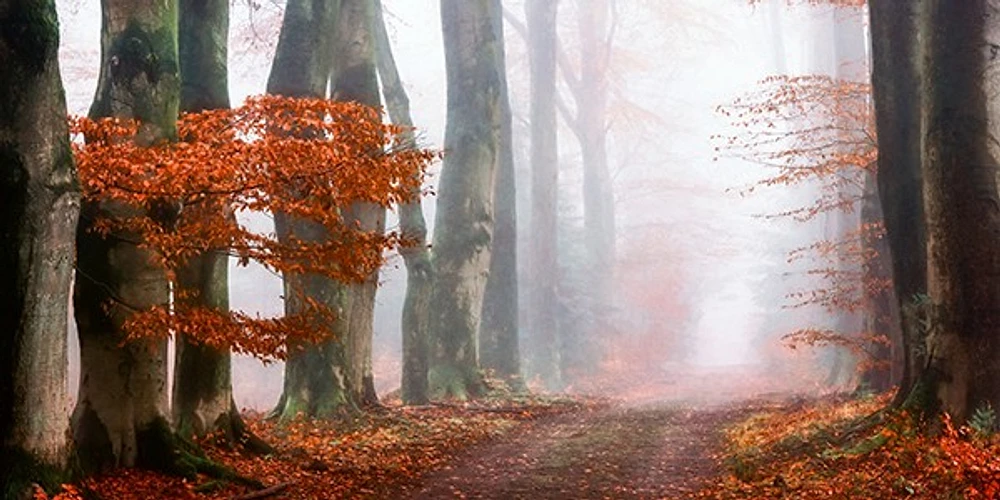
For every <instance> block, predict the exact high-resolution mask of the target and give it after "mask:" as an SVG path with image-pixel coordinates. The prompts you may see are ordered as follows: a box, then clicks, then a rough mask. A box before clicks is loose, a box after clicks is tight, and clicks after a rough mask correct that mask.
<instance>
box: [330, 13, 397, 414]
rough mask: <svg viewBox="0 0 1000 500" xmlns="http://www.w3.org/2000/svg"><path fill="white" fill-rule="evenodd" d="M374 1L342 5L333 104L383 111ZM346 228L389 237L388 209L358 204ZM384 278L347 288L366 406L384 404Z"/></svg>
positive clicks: (353, 366)
mask: <svg viewBox="0 0 1000 500" xmlns="http://www.w3.org/2000/svg"><path fill="white" fill-rule="evenodd" d="M374 23H375V4H374V0H342V1H341V5H340V15H339V17H338V20H337V29H336V34H335V35H334V51H333V68H332V79H331V84H330V85H331V92H332V96H333V99H336V100H338V101H344V102H356V103H358V104H364V105H366V106H371V107H378V106H381V105H382V101H381V97H380V94H379V86H378V71H377V69H376V65H375V39H374V35H373V29H374ZM345 222H347V223H348V224H357V225H358V227H359V228H360V229H362V230H364V231H374V232H378V233H382V232H384V231H385V209H384V208H382V207H380V206H378V205H375V204H372V203H355V204H353V205H352V206H351V207H350V208H349V209H348V210H347V211H346V212H345ZM377 291H378V272H375V273H372V275H371V276H369V277H368V278H367V279H366V280H365V282H364V283H360V284H352V285H347V290H346V293H347V299H348V301H349V302H348V306H347V308H346V311H347V314H348V316H347V318H346V320H347V321H346V322H345V327H346V329H345V330H344V331H343V332H342V334H343V335H344V338H345V341H346V344H347V350H348V356H347V357H346V359H347V361H348V364H349V366H347V367H346V368H347V373H348V374H349V378H350V384H351V387H353V388H354V390H355V394H354V399H355V400H356V401H357V402H358V403H359V404H361V405H373V404H378V396H377V395H376V394H375V377H374V375H373V374H372V340H373V339H374V336H375V295H376V293H377Z"/></svg>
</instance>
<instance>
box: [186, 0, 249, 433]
mask: <svg viewBox="0 0 1000 500" xmlns="http://www.w3.org/2000/svg"><path fill="white" fill-rule="evenodd" d="M178 24H179V27H178V52H179V60H180V74H181V91H180V92H181V97H180V109H181V111H185V112H198V111H204V110H208V109H224V108H228V107H229V78H228V67H227V55H228V35H229V2H228V0H206V1H202V0H180V14H179V23H178ZM224 216H226V217H232V216H233V214H231V213H230V214H224ZM176 285H177V290H179V291H180V292H182V293H180V294H179V296H180V298H179V299H178V300H180V301H190V302H192V304H191V305H194V306H201V307H208V308H210V309H214V310H217V311H220V312H228V311H229V257H228V255H227V252H226V250H225V249H221V248H220V249H218V251H215V252H209V253H205V254H202V255H198V256H196V257H193V258H192V259H191V260H190V261H189V262H188V263H187V265H186V266H185V267H184V268H183V269H181V270H179V272H178V273H177V283H176ZM176 346H177V348H176V349H177V350H176V356H175V360H176V361H175V368H174V388H173V408H172V413H173V419H174V426H175V428H176V430H177V433H178V434H180V435H181V436H182V437H184V438H191V437H195V436H197V437H203V436H206V435H208V434H218V435H219V436H220V438H221V439H223V440H224V441H225V442H228V443H231V444H236V443H239V444H241V445H243V446H245V447H246V448H247V449H251V450H254V451H267V450H268V449H269V447H268V446H267V445H266V444H265V443H263V442H262V441H260V440H259V439H257V438H256V437H255V436H253V435H252V434H250V433H249V432H248V431H247V428H246V425H245V424H244V422H243V420H242V417H240V414H239V411H238V409H237V408H236V402H235V401H234V400H233V381H232V369H231V356H230V353H229V351H227V350H220V349H216V348H213V347H210V346H206V345H203V344H200V343H198V342H194V341H191V340H190V339H188V338H186V337H185V336H183V335H182V336H179V337H178V338H177V343H176Z"/></svg>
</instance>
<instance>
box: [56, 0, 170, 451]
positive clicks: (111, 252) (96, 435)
mask: <svg viewBox="0 0 1000 500" xmlns="http://www.w3.org/2000/svg"><path fill="white" fill-rule="evenodd" d="M101 48H102V61H101V71H100V77H99V80H98V88H97V93H96V96H95V98H94V103H93V105H92V107H91V109H90V116H91V117H92V118H100V117H108V116H114V117H122V118H134V119H137V120H139V121H140V123H141V126H140V128H139V132H138V135H137V137H136V138H135V141H136V143H137V144H138V145H139V146H146V145H150V144H153V143H156V142H160V141H164V140H173V139H174V137H175V135H176V120H177V109H178V100H179V96H180V78H179V71H178V62H177V3H176V2H175V1H165V2H155V3H148V2H142V3H139V2H130V1H124V0H104V1H103V2H102V25H101ZM165 204H166V203H165ZM136 210H139V209H138V208H136V207H127V206H122V205H120V204H111V203H106V202H87V203H84V204H83V209H82V212H81V216H80V220H81V224H80V229H79V231H78V233H77V246H78V253H77V269H78V271H77V278H76V286H75V290H74V306H75V311H76V321H77V328H78V331H79V336H80V370H81V373H80V392H79V397H78V398H77V405H76V409H75V410H74V413H73V438H74V441H75V443H76V446H77V451H78V453H79V456H80V460H81V465H82V466H83V468H84V469H85V470H89V471H93V470H102V469H107V468H111V467H117V466H133V465H141V466H148V467H153V468H162V467H164V466H166V465H168V464H169V463H171V462H172V461H173V458H172V457H171V456H169V455H170V454H171V453H172V451H173V450H172V448H171V444H170V441H169V440H170V439H171V437H172V435H171V434H170V432H169V429H170V426H169V420H168V419H169V412H168V408H167V390H168V387H169V383H168V380H167V343H166V340H148V341H135V342H130V343H128V344H125V345H122V341H123V339H124V335H125V334H124V332H123V329H122V326H123V323H124V322H125V321H126V320H127V319H128V318H129V316H131V315H132V314H133V313H134V312H135V311H137V310H144V309H147V308H149V307H153V306H163V305H166V304H167V303H168V300H169V285H168V282H167V276H166V273H165V272H164V269H163V268H162V267H161V266H159V265H157V264H156V263H155V262H153V260H152V257H153V255H152V253H151V251H150V250H147V249H144V248H141V247H140V246H138V244H137V243H138V235H135V234H123V233H114V234H111V235H109V236H107V237H103V236H100V235H98V234H96V233H94V232H92V231H90V227H91V225H92V224H93V222H94V221H95V220H96V219H97V218H99V217H115V216H120V215H122V214H126V213H134V212H135V211H136ZM170 210H171V209H170V208H166V209H165V210H164V217H165V218H166V217H169V211H170ZM166 222H167V221H166V220H164V223H166Z"/></svg>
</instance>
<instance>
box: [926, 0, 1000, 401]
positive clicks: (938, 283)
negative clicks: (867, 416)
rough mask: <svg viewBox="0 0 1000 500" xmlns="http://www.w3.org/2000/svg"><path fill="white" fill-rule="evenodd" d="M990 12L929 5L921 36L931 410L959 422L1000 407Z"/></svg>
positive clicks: (980, 3)
mask: <svg viewBox="0 0 1000 500" xmlns="http://www.w3.org/2000/svg"><path fill="white" fill-rule="evenodd" d="M987 3H988V2H987V1H986V0H969V1H963V2H954V1H950V0H928V4H927V7H926V11H924V12H923V15H924V18H923V19H922V20H923V21H924V24H922V26H921V30H922V31H923V32H924V33H926V34H927V36H926V38H925V39H922V41H923V42H924V43H926V46H925V47H924V50H925V51H926V52H925V53H926V54H927V59H926V61H927V67H926V68H924V72H923V77H924V78H923V84H924V90H925V97H926V101H925V103H924V106H923V107H922V109H923V112H924V116H923V123H925V124H926V126H927V129H926V135H925V139H924V158H923V160H924V162H923V165H924V167H923V172H924V204H925V207H926V221H927V255H928V262H927V267H928V279H927V284H928V291H929V295H930V299H931V303H932V305H933V316H932V321H933V323H932V325H933V326H932V330H931V332H930V334H929V335H928V338H927V352H928V365H927V366H928V368H927V371H926V372H925V374H924V377H923V378H922V381H923V382H924V384H923V389H924V392H923V394H924V395H925V396H927V399H926V400H925V401H924V403H925V405H924V407H925V408H927V409H930V410H941V411H944V412H947V413H949V414H951V415H952V416H954V417H955V418H956V419H957V420H958V421H964V420H965V419H967V418H968V417H969V416H970V415H971V414H972V412H973V411H974V410H976V409H977V408H980V407H983V406H985V405H992V407H994V408H996V407H998V406H1000V338H998V334H997V331H998V330H997V328H998V326H1000V294H998V293H997V286H998V284H1000V251H998V248H1000V196H998V193H997V181H996V171H997V168H998V164H997V161H996V159H995V158H993V157H992V155H991V154H990V149H989V142H990V141H991V140H993V139H992V136H991V134H990V127H989V123H990V117H989V113H988V102H987V96H986V92H985V61H986V60H987V59H988V58H990V57H991V47H990V44H989V43H987V40H986V38H985V34H986V23H987ZM918 390H919V389H918Z"/></svg>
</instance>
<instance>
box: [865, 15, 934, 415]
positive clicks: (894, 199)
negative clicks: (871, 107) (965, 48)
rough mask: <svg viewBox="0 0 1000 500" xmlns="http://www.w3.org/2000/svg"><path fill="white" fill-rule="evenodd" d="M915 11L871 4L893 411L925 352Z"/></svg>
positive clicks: (913, 379)
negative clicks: (896, 342)
mask: <svg viewBox="0 0 1000 500" xmlns="http://www.w3.org/2000/svg"><path fill="white" fill-rule="evenodd" d="M916 5H917V2H897V1H893V0H871V1H870V2H869V15H870V26H871V28H870V29H871V33H872V35H871V39H872V93H873V96H874V101H875V121H876V128H877V130H878V151H879V157H878V173H877V178H878V191H879V199H880V201H881V204H882V214H883V221H884V224H885V228H886V241H887V242H888V246H889V253H890V254H891V256H892V269H891V271H892V278H893V288H894V290H895V295H896V300H897V301H898V304H899V310H900V311H901V314H900V317H901V319H902V323H901V327H902V339H901V340H902V343H901V345H900V346H898V349H899V350H900V355H901V357H902V360H901V366H900V371H901V374H900V389H899V392H898V393H897V394H898V396H897V398H896V401H895V402H894V404H902V403H903V400H904V399H905V398H906V396H907V395H908V394H909V393H910V392H911V389H912V388H913V386H914V383H915V381H916V377H917V375H918V374H919V373H920V371H921V370H922V368H923V366H924V358H925V352H926V350H925V347H924V337H925V333H926V332H924V331H923V329H922V328H921V327H920V326H919V321H917V314H918V312H917V311H916V307H915V299H916V298H917V297H919V296H923V295H925V294H926V293H927V257H926V255H927V252H926V248H925V241H926V240H925V227H924V209H923V203H924V202H923V190H922V182H923V181H922V174H921V170H920V168H921V167H920V165H921V149H920V139H921V135H922V134H921V124H920V93H919V79H918V67H919V61H918V56H917V25H916V21H915V9H916Z"/></svg>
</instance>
